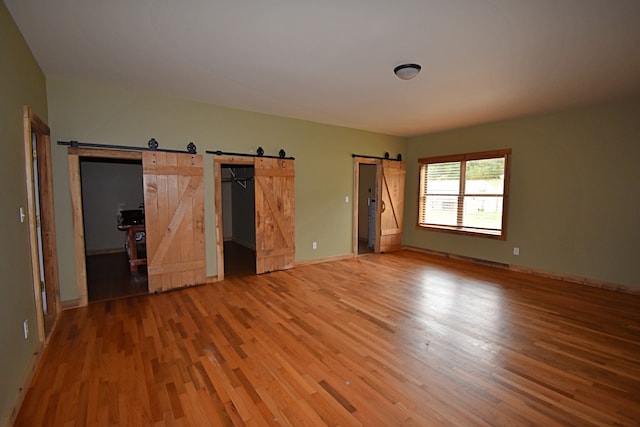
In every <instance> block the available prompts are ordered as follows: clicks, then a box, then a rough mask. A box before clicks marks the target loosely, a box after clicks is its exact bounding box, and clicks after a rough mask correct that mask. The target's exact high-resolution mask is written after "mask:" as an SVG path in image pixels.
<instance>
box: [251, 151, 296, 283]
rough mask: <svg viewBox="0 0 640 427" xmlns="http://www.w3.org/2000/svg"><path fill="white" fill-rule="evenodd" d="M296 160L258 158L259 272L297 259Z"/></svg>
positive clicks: (257, 250) (280, 266) (286, 267)
mask: <svg viewBox="0 0 640 427" xmlns="http://www.w3.org/2000/svg"><path fill="white" fill-rule="evenodd" d="M294 175H295V174H294V168H293V160H285V159H266V158H260V157H256V159H255V200H256V273H258V274H260V273H266V272H268V271H275V270H285V269H288V268H292V267H293V265H294V261H295V251H296V248H295V239H294V230H295V211H294V186H293V180H294Z"/></svg>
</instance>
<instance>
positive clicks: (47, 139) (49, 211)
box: [23, 105, 60, 344]
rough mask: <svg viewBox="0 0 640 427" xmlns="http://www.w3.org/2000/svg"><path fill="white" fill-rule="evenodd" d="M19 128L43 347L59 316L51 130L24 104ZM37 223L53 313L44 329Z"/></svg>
mask: <svg viewBox="0 0 640 427" xmlns="http://www.w3.org/2000/svg"><path fill="white" fill-rule="evenodd" d="M23 125H24V152H25V173H26V186H27V217H28V224H29V246H30V255H31V272H32V281H33V283H32V285H33V292H34V297H35V303H36V321H37V324H38V325H37V327H38V338H39V341H40V343H42V344H45V343H46V341H47V339H48V338H49V336H50V334H51V332H52V331H53V328H54V326H55V322H56V320H57V317H58V314H59V313H60V282H59V276H58V254H57V248H56V232H55V215H54V204H53V171H52V163H51V131H50V129H49V126H48V125H47V124H46V123H45V122H44V121H42V120H41V119H40V118H39V117H38V116H37V115H36V114H34V113H33V111H31V108H29V107H28V106H26V105H25V106H24V107H23ZM34 135H35V142H36V148H35V150H34V149H33V136H34ZM34 151H35V152H34ZM34 155H35V156H36V158H37V160H38V178H39V179H38V183H39V185H38V187H39V191H38V194H36V193H35V192H36V190H35V188H36V186H35V180H34V169H33V160H34ZM36 197H37V198H38V199H39V203H40V218H38V217H37V215H36ZM38 221H40V225H41V234H42V253H43V259H44V262H43V264H44V265H43V266H42V268H43V270H44V271H43V272H42V273H43V276H44V277H45V291H46V295H47V308H48V309H49V310H52V311H53V318H52V319H51V321H50V325H49V326H50V327H48V328H47V327H46V326H47V325H46V323H47V319H45V316H44V302H43V301H42V289H41V283H40V277H41V275H40V273H41V271H40V269H41V266H40V256H39V248H38V236H37V233H38V231H37V226H38V224H37V223H38Z"/></svg>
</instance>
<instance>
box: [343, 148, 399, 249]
mask: <svg viewBox="0 0 640 427" xmlns="http://www.w3.org/2000/svg"><path fill="white" fill-rule="evenodd" d="M353 165H354V174H353V175H354V184H353V186H354V190H353V194H354V198H355V200H356V201H357V203H354V204H353V224H354V226H353V253H354V254H356V255H363V254H367V253H371V252H374V253H381V252H391V251H397V250H399V249H402V223H403V211H404V181H405V175H406V163H405V162H403V161H402V160H400V159H397V160H395V159H388V158H375V157H373V158H372V157H359V156H354V163H353ZM365 236H366V237H365Z"/></svg>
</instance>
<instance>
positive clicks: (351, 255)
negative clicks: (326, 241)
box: [296, 254, 356, 267]
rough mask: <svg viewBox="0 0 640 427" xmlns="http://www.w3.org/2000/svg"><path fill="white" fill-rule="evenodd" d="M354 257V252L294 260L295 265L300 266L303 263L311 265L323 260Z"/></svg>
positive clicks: (303, 264)
mask: <svg viewBox="0 0 640 427" xmlns="http://www.w3.org/2000/svg"><path fill="white" fill-rule="evenodd" d="M355 257H356V254H344V255H336V256H330V257H325V258H314V259H305V260H303V261H296V267H302V266H305V265H312V264H321V263H324V262H331V261H341V260H343V259H352V258H355Z"/></svg>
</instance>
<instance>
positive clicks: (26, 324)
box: [22, 320, 29, 340]
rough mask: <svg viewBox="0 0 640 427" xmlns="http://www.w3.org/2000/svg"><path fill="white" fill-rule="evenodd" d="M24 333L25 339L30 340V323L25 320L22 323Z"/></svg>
mask: <svg viewBox="0 0 640 427" xmlns="http://www.w3.org/2000/svg"><path fill="white" fill-rule="evenodd" d="M22 331H23V332H24V339H25V340H26V339H27V338H29V321H28V320H25V321H24V322H22Z"/></svg>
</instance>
